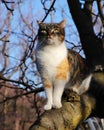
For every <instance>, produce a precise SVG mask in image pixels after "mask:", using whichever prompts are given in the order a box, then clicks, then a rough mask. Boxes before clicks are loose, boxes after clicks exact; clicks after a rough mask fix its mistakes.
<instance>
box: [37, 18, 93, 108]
mask: <svg viewBox="0 0 104 130" xmlns="http://www.w3.org/2000/svg"><path fill="white" fill-rule="evenodd" d="M38 25H39V30H38V43H37V46H36V51H35V53H36V64H37V69H38V71H39V73H40V75H41V78H42V81H43V85H44V87H45V92H46V96H47V104H46V105H45V106H44V109H45V110H50V109H52V108H61V107H62V103H61V97H62V94H63V92H64V89H65V88H69V89H72V90H73V91H75V92H77V93H78V94H82V93H83V92H85V91H86V90H87V89H88V87H89V84H90V80H91V75H90V76H87V77H85V76H84V74H83V75H82V74H81V72H82V71H84V62H83V59H82V58H81V56H79V54H77V53H76V52H74V51H73V50H70V49H67V48H66V45H65V40H64V38H65V26H66V20H62V21H61V22H59V23H43V22H40V21H38ZM81 85H82V86H81ZM79 86H80V87H79ZM85 86H86V87H85ZM79 88H80V89H79Z"/></svg>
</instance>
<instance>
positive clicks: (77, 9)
mask: <svg viewBox="0 0 104 130" xmlns="http://www.w3.org/2000/svg"><path fill="white" fill-rule="evenodd" d="M68 5H69V8H70V12H71V14H72V18H73V20H74V22H75V25H76V27H77V29H78V32H79V35H80V40H81V44H82V48H83V50H84V52H85V55H86V59H87V64H88V66H89V67H90V68H93V69H94V68H95V66H96V65H102V66H104V48H103V43H102V39H99V38H98V37H97V36H96V35H95V33H94V30H93V24H92V17H91V13H90V11H89V8H84V9H81V6H80V2H79V0H68ZM85 5H86V4H85ZM85 7H87V6H85ZM92 50H93V51H92ZM95 57H96V58H95Z"/></svg>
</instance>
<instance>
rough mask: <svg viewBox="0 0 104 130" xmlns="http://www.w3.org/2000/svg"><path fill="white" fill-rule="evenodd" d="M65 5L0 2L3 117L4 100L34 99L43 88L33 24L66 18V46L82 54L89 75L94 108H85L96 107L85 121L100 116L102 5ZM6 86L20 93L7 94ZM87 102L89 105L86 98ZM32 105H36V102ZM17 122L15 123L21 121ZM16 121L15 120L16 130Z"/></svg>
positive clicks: (93, 1) (47, 0) (98, 0)
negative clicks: (91, 75) (90, 117)
mask: <svg viewBox="0 0 104 130" xmlns="http://www.w3.org/2000/svg"><path fill="white" fill-rule="evenodd" d="M64 2H65V3H64ZM64 2H60V1H59V0H40V1H39V0H36V1H31V2H30V1H28V0H24V1H23V0H15V1H14V0H11V1H9V0H1V2H0V4H1V5H0V22H1V24H0V61H1V62H0V96H1V97H3V98H1V99H0V104H3V105H4V113H6V109H8V105H7V102H10V101H11V100H14V102H17V99H18V98H19V97H22V96H24V95H25V96H27V95H29V94H32V93H34V94H35V95H36V94H37V93H39V92H42V91H43V90H44V89H43V87H42V83H41V79H40V77H39V74H38V72H37V69H36V64H35V55H34V53H35V44H36V42H37V41H36V38H37V30H38V27H37V23H36V20H37V19H40V20H41V21H48V22H50V21H51V22H57V21H59V20H61V19H63V18H66V19H67V26H66V44H67V46H68V47H70V48H72V49H75V50H76V51H78V52H80V53H81V52H82V50H83V51H84V54H85V58H86V62H87V65H88V67H89V68H90V71H91V72H92V73H93V81H92V83H91V87H90V90H89V93H90V94H91V95H92V96H93V98H94V99H93V100H94V103H95V104H96V105H94V104H93V103H92V102H91V103H92V105H91V106H90V108H92V109H94V108H95V106H96V109H95V111H94V113H92V111H89V112H88V115H87V116H85V117H84V119H86V118H87V117H89V115H90V114H92V115H93V116H99V117H104V116H103V115H104V113H103V107H104V105H103V101H104V100H103V99H104V94H103V92H104V91H103V89H104V87H103V86H104V80H103V79H104V1H103V0H67V1H64ZM37 3H38V4H37ZM65 7H66V8H65ZM2 12H3V13H2ZM57 12H58V13H57ZM59 12H60V14H59ZM70 13H71V15H69V14H70ZM71 16H72V18H71ZM81 54H83V53H81ZM8 83H10V84H11V85H12V86H13V87H11V85H9V84H8ZM3 88H5V92H4V93H3V92H1V89H3ZM8 88H9V90H10V89H11V90H12V89H13V90H15V89H18V88H19V89H20V90H23V92H22V93H18V92H17V93H15V94H12V95H9V96H8V93H9V92H8ZM99 88H100V89H99ZM93 90H95V91H93ZM101 92H102V93H101ZM82 99H83V97H82ZM91 101H92V100H91ZM88 102H89V103H90V97H89V96H88ZM99 102H100V103H99ZM32 103H33V104H34V105H35V106H36V104H37V101H36V99H34V102H32ZM69 106H70V105H69ZM93 107H94V108H93ZM101 108H102V109H101ZM24 109H25V108H24ZM83 109H84V108H83ZM85 109H86V107H85ZM15 110H16V109H15ZM36 110H37V114H38V116H40V115H39V112H40V110H38V108H37V109H36ZM79 111H80V110H79ZM99 111H100V113H99ZM86 112H87V111H86ZM18 118H19V120H20V117H18ZM27 118H28V117H27ZM4 120H5V119H4ZM81 120H83V119H82V117H80V120H79V121H78V122H77V123H76V124H77V125H78V124H79V122H80V121H81ZM19 123H20V122H18V120H17V123H16V124H17V125H16V129H17V128H18V124H19ZM67 123H70V122H67ZM77 125H76V126H77ZM76 126H74V127H76ZM37 130H38V129H37Z"/></svg>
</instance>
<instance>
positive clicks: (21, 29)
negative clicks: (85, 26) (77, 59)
mask: <svg viewBox="0 0 104 130" xmlns="http://www.w3.org/2000/svg"><path fill="white" fill-rule="evenodd" d="M52 1H53V0H51V1H50V0H47V2H46V3H45V8H47V9H49V7H50V5H51V2H52ZM42 2H44V0H42ZM17 3H18V0H15V5H12V6H14V11H13V15H12V14H9V16H10V22H6V21H5V20H6V18H7V16H8V11H7V9H6V8H5V6H4V4H2V3H1V2H0V19H2V20H1V21H0V22H1V24H0V30H1V29H2V33H1V35H0V37H2V36H4V35H5V34H7V31H8V29H9V36H8V38H7V40H9V41H10V42H7V46H6V53H7V54H8V55H9V56H10V57H9V63H8V64H9V65H8V68H7V69H9V68H14V67H16V66H18V65H19V63H20V59H21V58H22V56H23V55H24V53H25V51H24V49H25V50H26V49H27V48H28V46H29V44H30V42H29V40H28V37H27V36H25V35H24V34H26V35H28V36H31V37H33V38H34V37H35V36H36V34H37V31H38V25H37V20H40V21H41V20H42V19H43V18H44V16H45V11H44V7H43V5H42V4H41V0H31V1H30V0H23V2H22V3H20V4H17ZM9 6H10V5H9ZM12 6H10V8H11V7H12ZM95 10H96V8H95ZM63 19H66V21H67V23H66V28H65V31H66V37H65V39H66V40H68V41H69V42H70V43H74V44H75V45H78V44H80V39H79V35H78V32H77V29H76V26H75V24H74V22H73V19H72V17H71V14H70V9H69V8H68V4H67V0H62V1H61V2H60V0H56V2H55V5H54V11H52V12H51V13H50V14H49V15H48V17H47V18H46V19H45V21H44V22H48V23H50V22H60V21H61V20H63ZM4 23H5V24H4ZM7 25H10V26H9V28H8V26H7ZM32 35H33V36H32ZM70 43H66V46H67V47H68V48H72V47H73V44H70ZM2 44H3V42H1V41H0V46H1V48H2ZM75 49H76V48H75ZM0 51H1V49H0ZM81 54H82V55H83V52H81ZM83 56H84V55H83ZM0 57H1V59H3V56H2V53H0ZM2 61H3V62H2V63H1V64H0V69H1V68H2V66H3V63H4V59H3V60H2ZM31 62H32V61H31V59H30V58H28V59H27V60H26V65H27V66H28V67H29V69H28V70H27V72H26V74H27V77H28V78H29V79H32V80H34V81H36V80H38V79H37V77H36V76H35V78H34V73H33V71H32V69H34V70H35V69H36V66H35V65H34V66H32V64H31ZM30 72H31V73H30ZM10 73H11V70H9V74H10ZM19 75H21V73H20V72H19V71H16V72H15V73H14V74H13V75H12V76H11V78H12V79H18V77H19Z"/></svg>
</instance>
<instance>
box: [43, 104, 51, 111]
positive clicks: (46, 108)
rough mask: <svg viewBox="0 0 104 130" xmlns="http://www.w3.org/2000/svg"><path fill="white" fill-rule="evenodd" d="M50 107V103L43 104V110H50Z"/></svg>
mask: <svg viewBox="0 0 104 130" xmlns="http://www.w3.org/2000/svg"><path fill="white" fill-rule="evenodd" d="M51 108H52V105H51V104H46V105H45V106H44V110H51Z"/></svg>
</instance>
